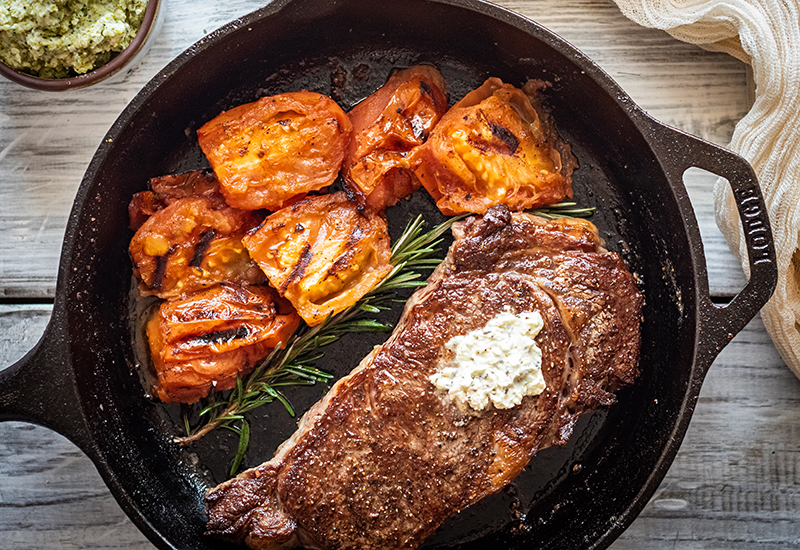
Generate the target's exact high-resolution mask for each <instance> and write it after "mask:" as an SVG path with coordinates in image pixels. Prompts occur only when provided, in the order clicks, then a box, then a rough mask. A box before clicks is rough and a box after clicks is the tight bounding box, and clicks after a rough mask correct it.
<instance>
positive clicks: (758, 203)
mask: <svg viewBox="0 0 800 550" xmlns="http://www.w3.org/2000/svg"><path fill="white" fill-rule="evenodd" d="M651 121H652V122H654V123H655V124H657V125H658V126H659V128H658V131H655V132H651V133H650V134H649V136H648V137H649V139H650V144H651V146H652V147H653V150H654V151H655V152H656V155H657V156H658V158H659V160H660V162H661V164H662V166H663V167H664V168H665V170H666V171H667V173H668V175H669V177H670V181H671V182H672V183H673V188H678V186H677V185H676V184H680V189H683V174H684V172H685V171H686V170H687V169H689V168H692V167H696V168H702V169H703V170H707V171H709V172H712V173H714V174H716V175H718V176H721V177H723V178H725V179H727V180H728V182H729V183H730V186H731V189H732V191H733V196H734V199H735V201H736V208H737V210H738V211H739V218H740V220H741V222H742V227H743V229H744V238H745V243H746V245H747V256H748V262H749V265H750V278H749V280H748V281H747V284H746V285H745V286H744V288H743V289H742V290H741V291H740V292H739V293H738V294H737V295H736V296H734V298H733V299H732V300H731V301H730V303H728V304H727V305H725V306H717V305H715V304H714V303H712V301H711V298H710V296H709V295H708V285H707V284H706V282H705V281H703V286H702V287H701V295H700V296H699V300H700V303H699V307H700V314H701V318H700V339H699V352H700V353H699V357H702V358H703V359H705V361H702V363H701V364H703V365H704V367H705V368H707V367H708V366H709V365H710V364H711V361H713V359H714V357H716V356H717V354H718V353H719V352H720V351H721V350H722V348H723V347H725V345H726V344H727V343H728V342H729V341H730V340H731V338H733V335H734V334H736V333H737V332H739V331H740V330H742V329H743V328H744V326H745V325H746V324H747V323H748V322H750V320H751V319H752V318H753V317H755V315H756V314H757V313H758V311H759V310H760V309H761V308H762V306H763V305H764V304H766V303H767V301H768V300H769V298H770V297H771V296H772V293H773V292H774V290H775V285H776V284H777V281H778V267H777V263H776V260H775V246H774V243H773V238H772V230H771V228H770V223H769V217H768V215H767V208H766V205H765V204H764V198H763V196H762V195H761V189H760V188H759V186H758V179H757V178H756V174H755V172H754V171H753V167H752V166H750V164H749V163H748V162H747V161H746V160H745V159H743V158H742V157H740V156H739V155H737V154H736V153H733V152H731V151H729V150H727V149H724V148H722V147H719V146H717V145H714V144H713V143H709V142H707V141H704V140H702V139H700V138H697V137H695V136H692V135H690V134H687V133H685V132H681V131H680V130H676V129H674V128H671V127H669V126H665V125H663V124H661V123H660V122H657V121H654V120H652V119H651ZM685 198H686V200H687V203H688V196H687V197H685ZM684 217H685V218H686V217H687V212H684ZM690 233H692V234H691V235H690V237H691V239H692V240H696V241H697V244H698V246H696V247H694V250H703V248H702V241H701V240H700V235H699V231H697V228H696V227H695V226H694V225H693V224H692V227H691V231H690ZM695 260H696V261H698V262H702V264H701V265H703V266H705V258H704V257H701V258H695ZM704 271H705V270H704Z"/></svg>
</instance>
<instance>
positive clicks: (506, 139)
mask: <svg viewBox="0 0 800 550" xmlns="http://www.w3.org/2000/svg"><path fill="white" fill-rule="evenodd" d="M489 128H491V130H492V135H493V136H494V137H496V138H497V139H499V140H500V141H502V142H503V143H505V144H506V145H507V146H508V148H509V149H510V153H509V154H512V155H513V154H514V153H515V152H516V150H517V147H519V139H518V138H517V136H515V135H514V133H513V132H512V131H511V130H509V129H508V128H506V127H505V126H500V125H499V124H492V123H491V122H490V123H489Z"/></svg>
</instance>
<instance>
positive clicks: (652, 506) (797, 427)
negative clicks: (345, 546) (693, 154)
mask: <svg viewBox="0 0 800 550" xmlns="http://www.w3.org/2000/svg"><path fill="white" fill-rule="evenodd" d="M49 311H50V310H49V307H48V306H0V365H5V364H9V363H10V362H12V361H13V360H15V359H16V358H19V357H21V356H22V355H23V354H24V353H25V351H27V349H29V348H30V347H31V346H32V345H33V344H34V343H35V342H36V340H37V338H38V336H39V335H40V334H41V332H42V331H43V330H44V327H45V324H46V322H47V319H48V317H49ZM798 410H800V381H798V380H797V379H796V378H795V377H794V376H793V375H792V374H791V372H790V371H789V370H788V369H787V368H786V366H785V365H784V364H783V362H782V361H781V359H780V357H779V356H778V354H777V352H776V351H775V348H774V347H773V345H772V344H771V342H770V340H769V338H768V336H767V334H766V332H765V330H764V327H763V325H762V324H761V321H760V320H759V319H756V320H754V321H752V322H751V323H750V324H749V325H748V326H747V327H746V328H745V330H744V331H743V332H741V333H740V334H739V335H737V336H736V337H735V338H734V339H733V341H732V342H731V344H730V345H729V346H728V347H727V348H726V349H725V350H723V352H722V354H721V355H720V357H719V358H718V359H717V361H716V362H715V363H714V365H713V366H712V368H711V370H710V372H709V374H708V378H707V380H706V382H705V384H704V386H703V389H702V392H701V394H700V399H699V402H698V405H697V409H696V411H695V414H694V417H693V419H692V422H691V424H690V427H689V431H688V433H687V436H686V439H685V440H684V442H683V444H682V446H681V449H680V451H679V452H678V455H677V457H676V459H675V461H674V463H673V465H672V467H671V468H670V470H669V472H668V473H667V476H666V478H665V480H664V482H663V483H662V484H661V486H660V487H659V489H658V491H657V493H656V494H655V496H654V497H653V498H652V499H651V502H650V503H649V504H648V505H647V506H646V507H645V509H644V511H643V512H642V514H641V515H640V516H639V518H637V519H636V520H635V521H634V522H633V524H632V525H631V527H630V528H629V529H628V530H626V531H625V532H624V533H623V535H622V536H621V537H620V539H619V540H618V541H616V542H615V543H614V544H613V545H612V546H611V548H612V550H629V549H631V550H633V549H637V550H640V549H644V548H646V549H648V550H650V549H653V550H662V549H663V550H666V549H668V548H680V549H686V548H689V549H706V550H710V549H745V548H747V549H757V550H777V549H779V548H781V549H785V548H791V547H794V546H796V545H797V544H800V539H798V537H799V536H800V416H799V415H798V414H797V411H798ZM265 458H266V457H265ZM0 540H3V541H9V542H8V544H9V545H10V546H6V547H9V548H14V549H18V550H34V549H36V550H38V549H40V548H43V547H45V545H46V546H47V547H48V548H52V549H53V550H67V549H72V548H86V549H88V548H92V549H98V550H100V549H102V550H110V549H112V548H126V549H135V550H145V549H147V550H152V548H153V546H152V545H151V544H150V543H149V542H148V541H147V540H146V539H145V538H144V536H143V535H142V534H141V533H139V531H138V530H137V529H136V527H135V526H134V525H133V524H132V523H131V522H130V520H128V519H127V518H126V517H125V516H124V514H123V513H122V511H121V510H120V508H119V506H118V505H117V504H116V502H115V501H114V500H113V498H112V497H111V495H110V493H109V492H108V490H107V489H106V488H105V486H104V485H103V482H102V480H101V479H100V476H99V475H98V474H97V472H96V470H95V469H94V467H93V465H92V464H91V462H90V461H89V459H88V458H86V457H85V456H83V455H82V454H81V453H80V451H79V450H78V449H77V448H76V447H75V446H74V445H73V444H72V443H70V442H69V441H67V440H66V439H64V438H63V437H61V436H59V435H57V434H55V433H53V432H50V431H49V430H47V429H45V428H41V427H38V426H30V425H27V424H23V423H17V422H10V423H5V424H0Z"/></svg>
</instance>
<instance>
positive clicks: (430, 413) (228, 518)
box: [206, 206, 643, 549]
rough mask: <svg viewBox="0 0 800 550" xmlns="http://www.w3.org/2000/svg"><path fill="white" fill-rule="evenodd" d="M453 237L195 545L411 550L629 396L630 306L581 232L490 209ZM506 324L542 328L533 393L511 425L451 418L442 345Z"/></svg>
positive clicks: (634, 312)
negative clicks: (221, 541) (365, 350)
mask: <svg viewBox="0 0 800 550" xmlns="http://www.w3.org/2000/svg"><path fill="white" fill-rule="evenodd" d="M453 233H454V236H455V241H454V243H453V245H452V246H451V248H450V250H449V253H448V255H447V257H446V259H445V261H444V262H443V263H442V264H441V265H440V266H439V267H438V268H437V269H436V270H435V271H434V273H433V274H432V275H431V277H430V279H429V281H428V285H427V286H426V287H424V288H422V289H420V290H418V291H417V292H416V293H415V294H414V295H413V296H412V297H411V299H410V300H409V301H408V303H407V305H406V309H405V311H404V313H403V316H402V318H401V320H400V322H399V323H398V326H397V328H396V329H395V331H394V333H393V334H392V336H391V337H390V338H389V339H388V341H387V342H386V343H385V344H383V345H382V346H380V347H379V348H376V349H375V350H374V351H373V352H372V353H371V354H370V355H369V356H367V357H366V358H365V359H364V360H363V361H362V362H361V364H360V365H359V366H358V367H357V368H356V369H355V370H354V371H353V372H352V373H351V374H350V375H348V376H346V377H345V378H342V379H341V380H339V381H338V382H337V383H336V384H335V385H334V387H333V388H332V389H331V391H330V392H329V393H328V394H327V395H326V396H325V397H324V398H323V399H322V400H321V401H320V402H318V403H317V404H316V405H315V406H314V407H312V409H311V410H309V412H308V413H307V414H306V415H305V416H304V417H303V419H302V420H301V422H300V424H299V427H298V430H297V432H295V434H294V435H293V436H292V437H291V438H290V439H289V440H287V441H286V442H285V443H284V444H283V445H281V447H280V448H279V449H278V451H277V452H276V454H275V457H274V458H273V459H272V460H270V461H269V462H266V463H264V464H262V465H261V466H258V467H256V468H252V469H250V470H247V471H245V472H243V473H242V474H240V475H239V476H237V477H235V478H233V479H231V480H228V481H226V482H225V483H222V484H221V485H219V486H218V487H216V488H214V489H212V490H211V491H209V493H208V494H207V495H206V504H207V512H208V526H207V527H208V533H209V534H213V535H217V536H222V537H224V538H227V539H229V540H235V541H238V542H245V543H246V544H248V545H249V546H250V547H252V548H256V549H273V548H290V547H292V546H298V545H301V546H305V547H308V548H324V549H345V548H353V549H355V548H375V549H378V548H381V549H389V548H415V547H417V546H418V545H419V544H421V543H422V542H423V541H424V540H425V538H426V537H428V536H430V535H431V534H432V533H433V532H434V531H435V530H436V529H437V528H438V527H439V525H441V523H442V522H443V521H444V520H445V519H446V518H448V517H449V516H451V515H453V514H455V513H456V512H458V511H459V510H462V509H464V508H465V507H467V506H469V505H470V504H472V503H474V502H476V501H478V500H479V499H481V498H483V497H484V496H486V495H489V494H491V493H494V492H496V491H499V490H500V489H502V488H503V487H504V486H505V485H506V484H508V483H509V482H510V481H511V480H512V479H513V478H514V477H515V476H516V475H517V474H519V473H520V472H521V471H522V469H523V468H524V467H525V466H526V465H527V463H528V462H529V460H530V459H531V457H532V456H533V455H534V454H535V453H536V452H537V451H539V450H540V449H542V448H545V447H547V446H550V445H554V444H557V445H560V444H563V443H564V442H565V441H566V440H567V438H569V436H570V435H571V433H572V429H573V426H574V424H575V422H576V420H577V418H578V416H579V415H580V414H581V413H583V412H585V411H588V410H594V409H597V408H599V407H604V406H608V405H611V404H612V403H614V401H615V397H614V394H613V393H612V392H613V391H614V390H616V389H618V388H619V387H621V386H622V385H625V384H630V383H632V382H633V381H634V380H635V378H636V376H637V374H638V366H637V364H638V358H639V347H640V322H641V315H642V306H643V299H642V297H641V294H640V293H639V291H638V289H637V287H636V284H635V281H634V278H633V276H632V275H631V274H630V273H629V271H628V270H627V269H626V267H625V265H624V263H623V262H622V260H621V259H620V258H619V256H617V255H616V254H614V253H611V252H608V251H606V250H605V249H603V248H602V243H601V240H600V238H599V237H598V234H597V230H596V228H595V227H594V225H592V224H591V223H589V222H587V221H584V220H576V219H561V220H545V219H543V218H539V217H535V216H532V215H529V214H523V213H514V214H512V213H510V212H509V211H508V209H507V208H506V207H503V206H501V207H494V208H492V209H490V210H489V212H487V214H486V215H485V216H483V217H473V218H469V219H467V220H466V221H464V222H461V223H459V224H456V225H455V226H454V228H453ZM506 308H510V310H511V311H512V312H514V313H519V312H522V311H532V310H538V311H539V312H540V313H541V315H542V317H543V319H544V329H543V330H542V331H541V333H540V334H539V336H538V337H537V338H536V341H537V344H538V345H539V347H540V348H541V349H542V357H543V359H542V370H543V374H544V378H545V381H546V389H545V390H544V392H543V393H542V394H541V395H538V396H529V397H526V398H525V399H524V400H523V402H522V404H521V405H518V406H517V407H514V408H511V409H489V410H487V411H484V412H483V413H481V414H479V415H474V414H465V413H462V412H460V411H459V409H458V408H457V407H456V406H455V405H454V404H452V403H451V402H450V401H448V400H447V399H446V398H445V397H444V395H443V393H442V392H440V391H437V390H436V388H435V387H434V385H433V384H432V383H431V382H430V380H429V376H430V375H431V374H433V373H434V372H435V371H436V369H437V364H438V363H439V361H440V359H441V356H442V354H443V350H444V344H445V342H447V341H448V340H449V339H450V338H452V337H453V336H456V335H460V334H465V333H467V332H469V331H470V330H473V329H475V328H479V327H482V326H484V325H485V324H486V323H487V322H488V321H489V320H490V319H491V318H493V317H494V316H496V315H497V314H499V313H500V312H502V311H504V310H505V309H506Z"/></svg>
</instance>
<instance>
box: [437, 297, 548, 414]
mask: <svg viewBox="0 0 800 550" xmlns="http://www.w3.org/2000/svg"><path fill="white" fill-rule="evenodd" d="M543 326H544V322H543V320H542V316H541V314H540V313H539V312H538V311H532V312H531V311H525V312H522V313H519V314H514V313H511V312H510V311H508V310H506V311H503V312H501V313H500V314H498V315H497V316H496V317H494V318H493V319H491V320H490V321H489V322H488V323H487V324H486V326H485V327H483V328H481V329H476V330H473V331H471V332H468V333H467V334H464V335H463V336H454V337H453V338H451V339H450V340H449V341H448V342H447V343H446V344H445V354H444V357H445V359H444V361H443V362H442V363H441V364H440V365H439V368H438V369H437V372H436V373H434V374H433V375H432V376H431V377H430V380H431V382H433V384H434V385H435V386H436V387H437V388H439V389H440V390H444V391H445V392H446V395H447V397H448V398H449V399H450V400H452V401H453V402H454V403H455V404H456V405H457V406H458V408H459V409H461V410H462V411H465V412H469V411H470V410H471V411H473V412H475V411H483V410H485V409H486V408H487V407H489V405H490V404H491V405H494V406H495V407H496V408H498V409H510V408H512V407H516V406H517V405H519V404H520V403H522V399H523V398H524V397H525V396H527V395H539V394H540V393H542V392H543V391H544V388H545V382H544V376H542V350H541V349H540V348H539V346H538V345H537V344H536V341H535V338H536V335H537V334H539V331H540V330H542V327H543Z"/></svg>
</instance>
